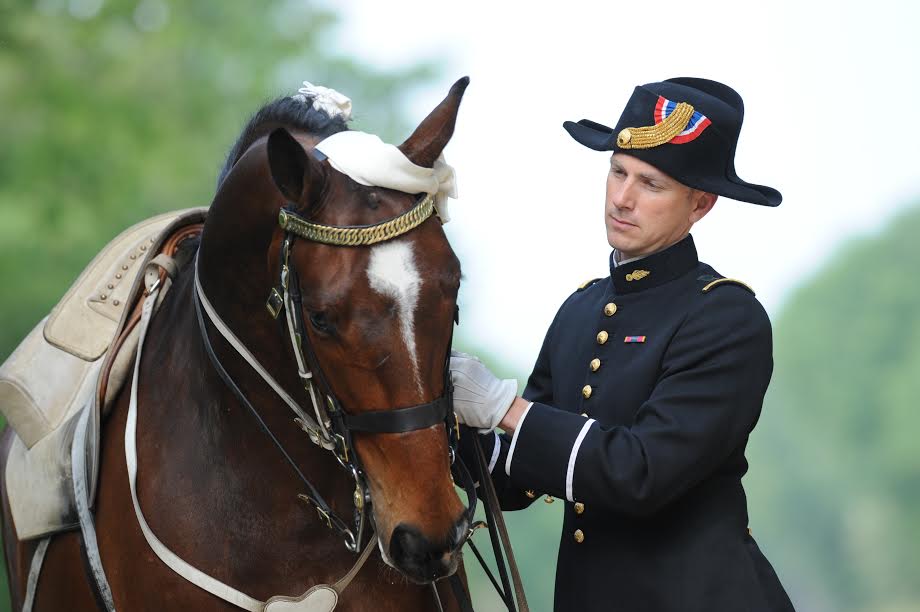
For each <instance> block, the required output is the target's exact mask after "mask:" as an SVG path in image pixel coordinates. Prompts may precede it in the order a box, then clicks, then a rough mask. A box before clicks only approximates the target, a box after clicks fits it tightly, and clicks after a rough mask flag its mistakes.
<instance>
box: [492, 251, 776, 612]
mask: <svg viewBox="0 0 920 612" xmlns="http://www.w3.org/2000/svg"><path fill="white" fill-rule="evenodd" d="M720 278H721V277H720V275H719V274H717V273H716V272H715V271H714V270H713V269H712V268H711V267H710V266H708V265H706V264H704V263H700V262H699V260H698V259H697V254H696V248H695V247H694V244H693V239H692V237H690V236H688V237H687V238H685V239H684V240H682V241H681V242H679V243H677V244H675V245H674V246H672V247H670V248H669V249H667V250H665V251H663V252H660V253H657V254H655V255H651V256H649V257H646V258H643V259H641V260H638V261H634V262H630V263H628V264H625V265H620V266H617V267H612V269H611V276H610V277H608V278H604V279H601V280H598V281H596V282H594V283H593V284H590V285H589V286H587V287H585V288H583V289H580V290H578V291H576V292H575V293H573V294H572V295H571V296H569V298H568V299H567V300H566V301H565V302H564V303H563V304H562V307H561V308H560V309H559V312H558V313H557V315H556V317H555V319H554V320H553V323H552V325H550V328H549V331H548V332H547V334H546V339H545V341H544V343H543V348H542V349H541V351H540V355H539V357H538V358H537V362H536V365H535V367H534V370H533V373H532V374H531V375H530V378H529V380H528V381H527V388H526V390H525V391H524V394H523V395H524V398H525V399H527V400H529V401H532V402H533V404H532V405H531V406H530V408H529V409H528V410H527V412H526V413H525V415H524V417H523V419H522V420H521V422H520V424H519V425H518V428H517V429H516V430H515V433H514V436H513V438H512V437H510V436H508V435H504V436H501V437H499V436H496V435H493V434H487V435H485V436H483V437H482V438H481V440H482V442H483V449H484V451H485V452H486V458H487V459H488V458H490V457H491V459H492V461H491V464H492V465H493V466H494V467H493V468H492V474H493V481H494V482H495V485H496V488H497V490H498V492H499V496H500V498H501V502H502V507H503V508H504V509H519V508H523V507H525V506H527V505H529V503H530V502H531V501H533V498H534V497H535V496H538V495H540V494H546V495H550V496H554V497H557V498H560V499H563V500H565V518H564V522H563V528H562V540H561V543H560V547H559V559H558V565H557V571H556V591H555V609H556V610H557V611H569V610H577V611H591V610H598V611H600V610H603V611H605V612H607V611H616V612H746V611H749V612H776V611H789V610H792V609H793V608H792V604H791V603H790V601H789V598H788V597H787V595H786V592H785V591H784V590H783V587H782V585H781V584H780V582H779V580H778V579H777V577H776V574H775V573H774V571H773V568H772V567H771V566H770V563H769V562H768V561H767V559H766V558H765V557H764V556H763V555H762V554H761V552H760V550H759V549H758V547H757V544H756V543H755V542H754V539H753V538H752V537H751V535H750V532H749V530H748V514H747V502H746V499H745V494H744V489H743V488H742V486H741V477H742V476H743V475H744V473H745V472H746V471H747V467H748V464H747V461H746V460H745V457H744V449H745V445H746V444H747V440H748V435H749V434H750V433H751V430H752V429H753V428H754V425H755V424H756V423H757V419H758V417H759V416H760V411H761V406H762V403H763V397H764V393H765V392H766V390H767V385H768V384H769V382H770V376H771V373H772V370H773V357H772V333H771V327H770V321H769V319H768V317H767V314H766V312H765V311H764V309H763V307H762V306H761V305H760V303H759V302H758V301H757V299H756V298H755V297H754V295H753V292H752V291H751V290H750V289H749V288H747V287H746V286H745V285H743V284H742V283H739V282H736V281H730V280H728V279H725V280H722V281H719V279H720ZM496 443H497V444H498V445H497V446H496Z"/></svg>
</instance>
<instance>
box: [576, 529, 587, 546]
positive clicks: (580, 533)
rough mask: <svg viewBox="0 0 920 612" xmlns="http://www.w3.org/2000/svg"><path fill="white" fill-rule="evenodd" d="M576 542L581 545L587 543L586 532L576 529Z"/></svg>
mask: <svg viewBox="0 0 920 612" xmlns="http://www.w3.org/2000/svg"><path fill="white" fill-rule="evenodd" d="M575 541H576V542H578V543H579V544H581V543H582V542H584V541H585V532H584V531H582V530H581V529H576V530H575Z"/></svg>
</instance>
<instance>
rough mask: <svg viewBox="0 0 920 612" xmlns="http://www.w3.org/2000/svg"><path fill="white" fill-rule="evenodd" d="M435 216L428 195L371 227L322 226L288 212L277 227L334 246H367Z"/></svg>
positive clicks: (413, 227) (285, 212)
mask: <svg viewBox="0 0 920 612" xmlns="http://www.w3.org/2000/svg"><path fill="white" fill-rule="evenodd" d="M432 213H434V197H433V196H432V195H431V194H428V195H426V196H425V197H424V198H422V199H421V200H420V201H419V203H418V204H416V205H415V206H413V207H412V208H410V209H409V210H407V211H406V212H404V213H402V214H401V215H399V216H397V217H393V218H392V219H388V220H386V221H381V222H380V223H375V224H373V225H352V226H347V225H345V226H343V225H323V224H322V223H313V222H311V221H307V220H306V219H304V218H303V217H301V216H299V215H297V214H296V213H293V212H291V211H289V210H284V209H282V210H281V212H280V213H279V214H278V224H279V225H280V226H281V227H282V228H283V229H284V230H286V231H288V232H291V233H292V234H297V235H298V236H300V237H301V238H306V239H307V240H312V241H313V242H322V243H323V244H331V245H334V246H368V245H371V244H377V243H378V242H385V241H387V240H392V239H393V238H396V237H397V236H401V235H403V234H405V233H406V232H408V231H410V230H413V229H415V228H416V227H418V226H419V225H421V224H422V223H424V222H425V220H426V219H428V217H430V216H431V215H432Z"/></svg>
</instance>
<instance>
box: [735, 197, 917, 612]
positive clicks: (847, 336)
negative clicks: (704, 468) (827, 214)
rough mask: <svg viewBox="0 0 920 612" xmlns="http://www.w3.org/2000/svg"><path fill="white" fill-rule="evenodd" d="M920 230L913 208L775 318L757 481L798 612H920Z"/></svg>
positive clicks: (853, 246)
mask: <svg viewBox="0 0 920 612" xmlns="http://www.w3.org/2000/svg"><path fill="white" fill-rule="evenodd" d="M918 234H920V209H917V208H914V209H912V210H910V211H908V212H907V213H905V214H903V215H902V216H901V217H900V218H898V219H896V220H894V221H893V222H892V223H891V224H890V226H889V227H887V228H886V229H885V231H884V232H882V233H881V234H879V235H877V236H873V237H869V238H864V239H861V240H859V241H855V242H852V243H850V244H849V245H847V246H846V247H845V248H844V249H843V251H842V252H841V253H839V254H838V255H837V256H835V257H834V258H833V259H832V260H831V261H830V262H829V263H828V264H827V265H826V266H825V267H824V268H823V269H822V270H820V271H819V272H818V273H817V274H816V276H815V278H814V279H812V280H811V281H810V282H808V283H806V284H805V285H804V286H803V287H802V288H801V289H800V290H799V291H797V292H796V293H795V294H794V295H793V296H792V297H791V298H790V300H789V301H788V302H787V304H786V305H785V307H784V309H783V312H782V315H781V316H780V317H779V318H778V320H777V321H776V323H775V333H774V346H775V350H774V355H775V362H776V371H775V374H774V377H773V384H772V386H771V388H770V392H769V393H768V396H767V403H766V406H765V408H764V415H763V418H762V419H761V423H760V424H759V426H758V428H757V429H756V430H755V432H754V435H753V438H752V444H751V446H750V449H749V453H748V456H749V457H750V459H751V466H752V468H751V473H750V476H749V478H748V481H747V485H746V486H747V490H748V494H749V500H750V507H751V525H752V528H753V530H754V534H755V536H758V534H759V538H758V539H759V540H760V541H761V542H762V543H763V544H764V546H763V547H764V549H765V553H766V554H767V556H768V557H769V558H770V559H771V560H772V561H773V562H774V564H775V565H776V568H777V572H778V573H779V575H780V577H781V578H782V579H783V581H784V583H785V584H786V587H787V589H788V590H789V591H790V593H791V594H792V595H793V597H794V599H795V601H796V602H797V603H798V607H799V609H800V610H809V611H817V612H824V611H831V610H833V611H839V612H870V611H871V612H907V611H908V610H911V611H917V610H920V579H918V576H920V545H918V544H920V444H918V443H917V430H918V429H920V411H918V406H920V403H918V398H920V285H918V284H917V281H916V279H917V271H916V268H915V266H917V265H918V264H920V242H918V241H917V238H916V237H917V235H918ZM915 428H916V429H915Z"/></svg>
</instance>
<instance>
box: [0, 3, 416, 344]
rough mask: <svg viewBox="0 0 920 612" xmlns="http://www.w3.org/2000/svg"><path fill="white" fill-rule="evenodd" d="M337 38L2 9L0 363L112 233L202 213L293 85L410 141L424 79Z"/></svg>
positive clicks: (271, 25) (327, 20)
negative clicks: (236, 145) (257, 126)
mask: <svg viewBox="0 0 920 612" xmlns="http://www.w3.org/2000/svg"><path fill="white" fill-rule="evenodd" d="M335 24H336V17H335V16H334V15H333V14H331V13H329V12H328V11H325V10H321V9H318V8H315V7H312V6H310V5H308V4H307V3H305V2H284V1H270V2H259V3H255V4H253V3H239V2H220V1H218V0H206V1H205V0H196V1H195V2H171V1H167V0H139V1H138V0H107V1H104V0H37V2H35V3H9V4H8V3H0V109H3V114H4V120H3V121H2V122H0V143H2V146H0V279H2V280H0V288H2V289H0V321H2V326H0V361H2V360H3V359H6V357H7V356H8V355H9V353H10V352H12V350H13V349H14V348H15V347H16V345H17V344H18V342H19V341H20V339H21V338H22V337H23V336H25V334H26V333H28V331H29V330H30V329H31V328H32V327H33V326H34V325H35V324H36V323H37V322H38V321H39V320H40V319H41V318H42V317H43V316H44V315H45V314H46V313H47V312H48V311H49V310H50V309H51V307H53V306H54V304H55V303H56V302H57V300H58V299H59V298H60V297H61V296H62V295H63V293H64V292H65V291H66V289H67V287H68V286H69V285H70V283H71V282H72V281H73V280H74V279H75V278H76V276H77V275H78V274H79V272H80V271H81V270H82V269H83V267H84V266H85V265H86V264H87V263H88V262H89V260H90V259H91V258H92V256H93V255H95V253H97V252H98V251H99V250H100V249H101V248H102V247H103V246H104V245H105V244H106V242H108V240H109V239H111V238H113V237H114V236H115V235H117V234H118V233H119V232H120V231H121V230H122V229H124V228H125V227H127V226H129V225H131V224H133V223H135V222H137V221H139V220H141V219H143V218H145V217H149V216H151V215H153V214H156V213H160V212H164V211H167V210H175V209H179V208H187V207H191V206H206V205H207V204H208V203H209V202H210V201H211V197H212V195H213V190H214V187H215V181H216V176H217V171H218V169H219V168H220V165H221V163H222V162H223V160H224V157H225V155H226V153H227V150H228V149H229V147H230V145H231V144H232V143H233V142H234V140H235V138H236V136H237V135H238V133H239V131H240V129H241V128H242V126H243V125H244V123H245V120H246V119H247V118H248V116H249V115H250V114H251V113H252V112H254V111H255V110H256V108H257V107H258V106H260V104H261V103H263V102H265V101H267V100H268V99H270V98H272V97H274V96H277V95H285V94H291V93H295V92H296V90H297V88H298V87H299V86H300V82H301V81H303V80H305V79H306V80H309V81H311V82H313V83H317V84H322V85H327V86H329V87H334V88H336V89H338V90H340V91H342V92H345V93H346V94H347V95H349V96H351V97H352V98H353V99H354V101H355V122H354V125H355V127H356V129H364V130H367V131H372V132H375V133H377V134H380V135H381V137H383V138H384V139H389V140H390V141H396V142H401V141H402V139H404V138H405V137H406V136H408V134H409V132H410V129H411V127H412V126H414V125H415V124H416V123H417V121H418V120H420V119H421V117H414V118H411V120H409V118H407V117H406V116H405V114H404V109H405V108H406V107H407V106H408V104H407V100H408V99H409V98H411V94H412V93H413V87H416V86H418V85H420V84H423V83H425V82H426V81H428V80H430V78H431V77H432V76H434V68H433V66H432V65H426V64H419V65H416V66H412V67H409V68H406V69H402V70H398V71H389V72H386V71H380V70H376V69H371V68H369V67H367V66H362V65H359V64H357V63H355V62H354V61H352V60H350V59H348V58H345V57H339V56H336V55H334V54H332V53H330V52H329V51H327V47H328V46H329V45H328V41H330V40H332V37H334V36H335Z"/></svg>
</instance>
